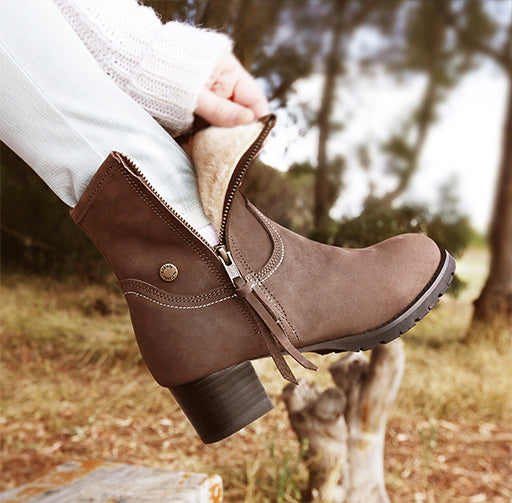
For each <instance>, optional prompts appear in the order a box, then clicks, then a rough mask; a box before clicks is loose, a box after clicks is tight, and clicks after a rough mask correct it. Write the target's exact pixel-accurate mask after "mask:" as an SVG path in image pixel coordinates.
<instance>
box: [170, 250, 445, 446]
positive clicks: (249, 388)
mask: <svg viewBox="0 0 512 503" xmlns="http://www.w3.org/2000/svg"><path fill="white" fill-rule="evenodd" d="M442 253H443V255H442V259H441V263H440V265H439V267H438V269H437V271H436V273H435V274H434V276H433V278H432V280H431V281H430V283H429V284H428V285H427V287H426V288H425V289H424V290H423V292H422V293H421V294H420V295H419V296H418V297H417V298H416V299H415V300H414V301H413V302H412V304H411V305H410V306H409V307H408V308H407V309H405V310H404V311H403V312H402V313H400V314H399V315H397V316H396V317H395V318H393V319H392V320H391V321H389V322H387V323H385V324H384V325H382V326H380V327H378V328H375V329H373V330H370V331H368V332H365V333H361V334H357V335H352V336H346V337H340V338H338V339H333V340H331V341H326V342H321V343H318V344H312V345H309V346H305V347H301V348H299V349H300V351H301V352H306V351H309V352H314V353H318V354H328V353H340V352H343V351H366V350H368V349H374V348H376V347H378V346H379V344H385V343H387V342H391V341H392V340H394V339H396V338H398V337H399V336H400V335H402V334H404V333H405V332H407V331H408V330H409V329H411V328H412V327H413V326H414V325H415V324H416V322H417V321H419V320H421V318H423V317H424V316H425V315H426V314H427V313H428V312H429V311H430V310H431V309H432V308H433V307H434V305H435V304H436V303H437V301H438V300H439V297H441V296H442V295H443V294H444V293H445V292H446V290H447V289H448V287H449V286H450V283H451V282H452V280H453V274H454V272H455V261H454V260H453V258H452V257H451V256H450V255H449V254H448V253H447V252H445V251H443V252H442ZM169 389H170V391H171V393H172V395H173V396H174V398H175V399H176V401H177V402H178V404H179V405H180V407H181V408H182V410H183V412H184V413H185V415H186V416H187V418H188V420H189V421H190V423H191V424H192V426H193V427H194V429H195V430H196V432H197V433H198V435H199V437H200V438H201V440H202V441H203V442H204V443H205V444H211V443H213V442H218V441H219V440H223V439H225V438H226V437H229V436H230V435H232V434H233V433H236V432H237V431H239V430H241V429H242V428H244V427H245V426H247V425H249V424H250V423H252V422H253V421H255V420H256V419H258V418H259V417H261V416H263V415H264V414H266V413H267V412H269V411H270V410H272V409H273V408H274V405H273V403H272V401H271V400H270V398H269V396H268V395H267V392H266V391H265V388H264V387H263V385H262V384H261V382H260V380H259V378H258V375H257V374H256V372H255V370H254V368H253V366H252V364H251V363H250V362H249V361H247V362H243V363H240V364H238V365H233V366H232V367H229V368H227V369H223V370H219V371H218V372H214V373H213V374H210V375H208V376H206V377H203V378H201V379H198V380H196V381H193V382H190V383H185V384H181V385H180V386H175V387H172V388H169Z"/></svg>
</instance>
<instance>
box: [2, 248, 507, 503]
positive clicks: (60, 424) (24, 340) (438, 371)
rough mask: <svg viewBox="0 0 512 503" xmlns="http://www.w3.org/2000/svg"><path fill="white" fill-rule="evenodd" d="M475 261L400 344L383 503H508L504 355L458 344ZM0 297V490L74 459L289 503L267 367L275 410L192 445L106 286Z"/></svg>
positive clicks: (7, 285)
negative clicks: (188, 477) (203, 478)
mask: <svg viewBox="0 0 512 503" xmlns="http://www.w3.org/2000/svg"><path fill="white" fill-rule="evenodd" d="M485 258H486V256H485V253H484V252H482V251H471V253H469V254H468V255H467V256H466V257H465V259H464V260H463V261H462V264H461V266H460V267H459V271H461V273H462V276H463V277H464V278H465V279H466V280H467V281H468V282H469V284H470V287H469V288H468V290H467V291H466V292H465V293H464V294H463V296H462V297H461V298H459V299H455V300H454V299H449V298H448V299H442V301H441V306H440V307H439V308H437V309H436V310H435V311H434V312H433V313H432V314H431V315H430V316H429V317H428V318H427V319H426V320H424V321H423V322H422V323H421V324H420V325H419V326H418V327H417V328H415V329H414V330H413V331H412V332H411V333H410V334H408V335H406V336H405V340H406V351H407V364H406V373H405V376H404V380H403V383H402V387H401V390H400V393H399V397H398V400H397V403H396V406H395V409H394V412H393V416H392V418H391V420H390V425H389V429H388V442H387V450H386V470H387V486H388V490H389V493H390V496H391V498H392V500H393V501H395V502H411V503H412V502H415V503H416V502H428V503H434V502H436V503H444V502H460V503H462V502H464V503H467V502H469V503H479V502H487V501H488V502H496V503H498V502H508V501H510V500H511V498H512V487H511V482H510V480H512V468H511V465H510V460H511V456H512V426H511V422H512V421H511V420H512V406H511V398H510V388H511V382H512V376H511V368H510V362H511V361H512V350H511V348H510V347H495V346H493V345H489V344H487V343H486V340H485V335H484V334H483V335H482V339H481V340H479V341H476V342H475V341H474V342H472V343H470V344H465V343H464V342H463V336H464V329H465V327H466V326H467V323H468V321H469V318H470V315H471V306H470V301H471V298H473V297H474V296H475V295H476V293H478V291H479V288H480V287H481V282H482V279H483V278H484V277H485V263H486V262H485ZM1 291H2V304H1V306H0V316H1V319H2V332H1V335H2V354H1V360H2V366H1V382H2V396H1V407H2V410H1V417H0V429H1V432H2V434H1V436H2V465H3V466H2V478H1V480H0V490H3V489H7V488H11V487H13V486H15V485H19V484H20V483H23V482H25V481H26V480H27V479H28V478H31V477H33V476H37V475H38V474H40V473H41V472H43V471H44V470H46V469H48V468H50V467H53V466H55V465H57V464H59V463H61V462H63V461H65V460H69V459H73V458H88V459H105V460H106V459H111V460H115V461H118V462H126V463H134V464H137V463H139V464H144V465H149V466H156V467H161V468H169V469H179V470H189V471H203V472H209V473H218V474H220V475H221V476H222V477H223V479H224V486H225V490H226V501H231V502H242V501H246V502H254V503H264V502H293V501H297V500H298V498H299V488H301V487H305V481H306V473H305V470H304V468H303V467H302V466H301V464H300V460H299V459H298V454H297V452H298V446H297V443H296V440H295V438H294V436H293V434H292V432H291V431H290V428H289V425H288V421H287V418H286V413H285V410H284V406H283V404H282V403H281V401H280V399H279V395H280V393H281V389H282V387H283V382H282V381H281V379H280V377H279V375H278V373H277V372H276V370H275V369H274V367H273V364H272V363H271V362H270V361H268V360H263V361H259V362H257V363H256V366H257V368H258V371H259V372H260V374H261V375H262V380H263V381H264V383H265V384H266V387H267V389H268V391H269V393H270V395H271V397H272V398H273V400H274V402H275V403H276V405H277V408H276V410H275V411H274V412H272V413H270V414H267V415H266V416H265V417H263V418H261V419H260V420H258V421H257V422H255V423H253V425H251V426H249V427H248V428H246V429H245V430H243V431H242V432H240V433H239V434H237V435H235V436H233V437H231V438H230V439H227V440H226V441H224V442H221V443H220V444H214V445H211V446H205V445H203V444H202V443H201V442H200V441H199V440H198V439H197V438H196V436H195V434H194V433H193V431H192V430H191V428H190V427H189V426H188V424H187V423H186V420H185V419H184V416H183V415H182V413H181V411H180V410H179V408H178V407H177V406H176V404H175V403H174V402H173V400H172V399H171V397H170V395H169V393H168V392H167V391H166V390H164V389H162V388H160V387H158V386H157V385H156V384H155V383H154V381H153V380H152V378H151V377H150V376H149V374H148V372H147V371H146V369H145V367H144V366H143V364H142V362H141V360H140V357H139V354H138V351H137V348H136V344H135V342H134V339H133V335H132V333H131V327H130V323H129V318H128V315H127V312H126V310H125V307H124V301H123V299H122V297H121V296H120V294H118V293H117V291H116V290H115V287H114V286H113V285H112V284H109V285H107V286H97V285H85V286H84V285H81V284H79V283H78V282H77V281H76V280H73V281H70V282H68V283H65V284H62V283H57V282H55V281H51V280H44V279H41V278H27V277H22V276H7V277H5V278H4V279H3V282H2V287H1ZM336 358H337V357H336V356H332V355H331V356H328V357H323V358H322V357H314V359H315V361H316V362H317V363H320V364H321V371H320V373H319V375H317V376H315V377H314V378H315V380H317V381H318V382H319V384H320V386H322V385H324V386H328V385H330V384H331V382H330V379H329V376H328V373H327V370H326V369H327V367H328V365H329V362H332V361H333V360H335V359H336ZM294 370H296V371H297V374H299V375H302V376H304V377H307V378H309V379H312V378H313V376H311V374H308V373H306V372H303V371H302V370H301V369H297V368H296V367H294Z"/></svg>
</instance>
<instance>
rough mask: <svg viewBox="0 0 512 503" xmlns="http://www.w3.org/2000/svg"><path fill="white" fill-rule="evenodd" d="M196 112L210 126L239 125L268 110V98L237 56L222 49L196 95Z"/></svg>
mask: <svg viewBox="0 0 512 503" xmlns="http://www.w3.org/2000/svg"><path fill="white" fill-rule="evenodd" d="M195 113H196V114H197V115H199V116H200V117H202V118H203V119H205V120H206V121H208V122H209V123H210V124H212V125H213V126H223V127H230V126H238V125H240V124H249V123H251V122H252V121H253V120H254V119H257V118H258V117H261V116H263V115H265V114H267V113H268V102H267V99H266V98H265V95H264V94H263V91H262V90H261V89H260V86H259V85H258V84H257V83H256V80H255V79H254V78H253V77H252V76H251V75H250V74H249V73H248V72H247V71H246V70H245V69H244V67H243V66H242V65H241V64H240V62H239V61H238V59H236V58H235V56H233V54H231V53H225V54H224V55H222V56H221V57H220V59H219V61H218V63H217V66H216V67H215V69H214V71H213V74H212V77H211V79H210V81H209V82H208V85H207V86H206V87H205V88H204V90H203V92H202V93H201V94H200V95H199V99H198V102H197V107H196V110H195Z"/></svg>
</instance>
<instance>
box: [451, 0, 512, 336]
mask: <svg viewBox="0 0 512 503" xmlns="http://www.w3.org/2000/svg"><path fill="white" fill-rule="evenodd" d="M450 7H451V8H450V11H449V13H448V16H449V17H448V19H449V23H450V27H451V28H452V30H453V32H454V34H455V36H456V39H457V42H458V44H459V46H460V49H461V51H463V52H464V53H465V54H467V56H468V57H484V58H487V59H490V60H491V61H492V62H493V63H494V64H495V65H497V67H498V68H500V69H501V70H502V71H503V72H504V74H505V75H506V77H507V83H508V91H507V93H508V96H507V103H506V111H505V123H504V127H503V136H502V150H501V161H500V166H499V174H498V180H497V187H496V195H495V200H494V208H493V214H492V219H491V224H490V228H489V243H490V248H491V263H490V270H489V276H488V278H487V281H486V283H485V285H484V287H483V289H482V291H481V293H480V296H479V297H478V298H477V299H476V300H475V302H474V308H475V309H474V313H473V319H472V321H471V325H470V328H469V331H468V337H474V336H481V334H482V328H483V327H487V328H491V333H494V334H496V336H497V337H498V338H501V336H502V335H503V334H505V337H506V338H507V339H508V340H510V339H511V336H512V2H508V1H507V2H498V1H496V0H494V1H490V2H480V1H477V0H467V1H466V2H463V3H459V2H452V4H451V6H450ZM491 9H497V10H496V11H493V10H491ZM485 333H486V336H487V335H488V334H489V331H485Z"/></svg>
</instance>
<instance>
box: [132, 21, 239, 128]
mask: <svg viewBox="0 0 512 503" xmlns="http://www.w3.org/2000/svg"><path fill="white" fill-rule="evenodd" d="M231 47H232V43H231V40H230V39H229V38H228V37H227V36H226V35H223V34H221V33H216V32H214V31H210V30H204V29H198V28H195V27H192V26H190V25H187V24H182V23H178V22H169V23H166V24H164V25H162V26H161V28H160V30H158V32H157V33H156V36H155V38H154V39H153V40H152V42H151V43H150V44H149V46H148V48H147V50H146V52H145V53H144V54H143V55H142V56H141V58H140V59H139V61H138V65H137V66H136V68H134V70H133V73H132V74H131V79H130V82H129V83H128V89H127V92H128V94H130V95H131V96H132V97H133V98H135V99H136V101H137V102H138V103H139V104H141V105H142V106H143V107H144V108H145V109H146V110H147V111H148V112H149V113H150V114H151V115H152V116H153V117H155V118H156V119H157V120H158V121H159V122H160V123H161V124H162V125H163V126H165V127H166V128H168V129H169V130H170V131H171V133H172V134H174V135H177V134H180V133H183V132H185V131H186V130H188V129H190V127H191V126H192V122H193V113H194V110H195V109H196V106H197V101H198V98H199V95H200V93H201V91H202V89H203V88H204V86H205V85H206V83H207V81H208V79H209V78H210V76H211V75H212V73H213V70H214V68H215V65H216V64H217V61H218V59H219V57H220V56H221V55H222V54H223V53H225V52H229V51H231Z"/></svg>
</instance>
